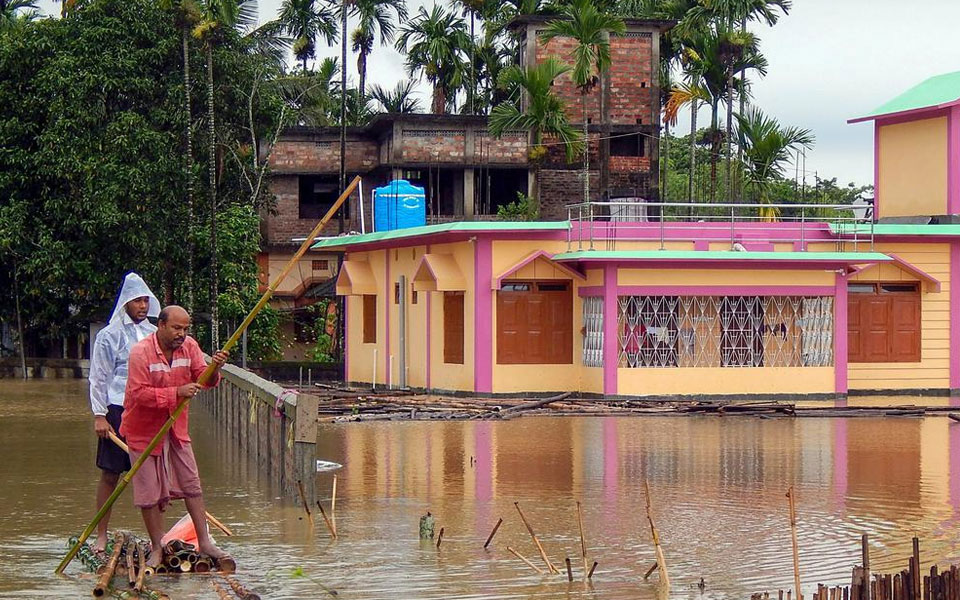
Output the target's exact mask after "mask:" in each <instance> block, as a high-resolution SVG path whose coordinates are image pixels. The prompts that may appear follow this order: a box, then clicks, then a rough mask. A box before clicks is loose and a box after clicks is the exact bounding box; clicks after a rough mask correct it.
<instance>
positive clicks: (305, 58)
mask: <svg viewBox="0 0 960 600" xmlns="http://www.w3.org/2000/svg"><path fill="white" fill-rule="evenodd" d="M301 60H302V61H303V74H304V75H306V74H307V55H306V54H304V55H303V58H302V59H301Z"/></svg>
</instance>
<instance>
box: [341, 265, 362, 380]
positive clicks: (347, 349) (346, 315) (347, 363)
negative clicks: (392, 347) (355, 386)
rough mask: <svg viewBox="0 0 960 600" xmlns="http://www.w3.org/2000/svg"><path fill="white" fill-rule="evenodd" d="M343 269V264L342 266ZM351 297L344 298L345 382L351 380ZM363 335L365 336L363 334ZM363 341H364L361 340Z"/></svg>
mask: <svg viewBox="0 0 960 600" xmlns="http://www.w3.org/2000/svg"><path fill="white" fill-rule="evenodd" d="M347 256H348V255H347V254H346V253H344V255H343V262H347ZM340 266H341V267H343V263H341V264H340ZM350 300H351V298H350V296H345V297H344V298H343V381H344V383H346V382H349V381H351V379H350ZM361 335H363V334H362V333H361ZM361 341H362V340H361Z"/></svg>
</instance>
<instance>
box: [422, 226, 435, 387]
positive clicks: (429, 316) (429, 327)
mask: <svg viewBox="0 0 960 600" xmlns="http://www.w3.org/2000/svg"><path fill="white" fill-rule="evenodd" d="M426 253H427V254H430V245H429V244H428V245H427V252H426ZM423 293H424V294H425V295H426V297H427V299H426V305H427V306H426V311H427V316H426V321H427V328H426V329H427V344H426V345H427V347H426V351H427V352H426V354H427V357H426V361H427V369H426V371H427V372H426V376H425V378H426V381H425V382H424V387H426V388H427V389H428V390H429V389H430V361H431V360H433V357H432V356H431V354H430V344H431V339H430V338H431V337H432V333H431V330H432V328H433V327H432V323H431V321H432V320H433V314H432V312H431V310H430V301H431V299H432V298H433V294H432V293H431V292H423Z"/></svg>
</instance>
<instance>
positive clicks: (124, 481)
mask: <svg viewBox="0 0 960 600" xmlns="http://www.w3.org/2000/svg"><path fill="white" fill-rule="evenodd" d="M359 182H360V177H355V178H354V180H353V181H351V182H350V185H348V186H347V189H345V190H343V193H342V194H340V197H339V198H337V201H336V202H334V203H333V206H331V207H330V210H328V211H327V214H325V215H324V216H323V218H322V219H321V220H320V222H319V223H317V226H316V227H314V228H313V231H311V232H310V235H308V236H307V238H306V239H305V240H304V241H303V244H301V245H300V249H299V250H297V252H296V254H294V255H293V257H292V258H291V259H290V262H288V263H287V264H286V266H284V267H283V270H282V271H280V274H279V275H277V278H276V279H274V280H273V283H271V284H270V287H268V288H267V289H266V291H265V292H263V296H261V297H260V300H259V301H258V302H257V304H256V305H255V306H254V307H253V309H251V311H250V312H249V313H248V314H247V316H246V318H244V319H243V321H242V322H241V323H240V326H239V327H237V330H236V331H234V332H233V335H231V336H230V339H228V340H227V342H226V343H225V344H224V345H223V348H222V350H223V351H224V352H229V351H230V350H231V349H232V348H233V347H234V346H236V345H237V342H238V341H240V337H241V336H242V335H243V332H244V331H246V330H247V327H249V326H250V323H251V322H252V321H253V319H254V318H255V317H256V316H257V313H259V312H260V311H261V310H262V309H263V307H264V306H266V305H267V302H269V301H270V297H271V296H273V293H274V292H275V291H276V290H277V288H278V287H279V286H280V284H281V283H282V282H283V280H284V279H286V278H287V275H288V274H289V273H290V271H292V270H293V267H294V266H296V264H297V263H298V262H299V261H300V259H301V258H303V255H304V254H306V253H307V250H309V249H310V246H311V245H313V244H314V239H315V238H316V237H317V236H318V235H319V234H320V231H321V230H322V229H323V228H324V226H325V225H326V224H327V223H328V222H329V221H330V219H331V218H333V215H335V214H336V213H337V211H338V210H340V207H341V206H342V205H343V203H344V202H345V201H346V199H347V198H348V197H349V196H350V194H352V193H353V190H354V189H355V188H356V187H357V184H358V183H359ZM216 370H217V366H216V364H215V363H210V364H209V365H207V368H206V369H205V370H204V371H203V373H201V374H200V377H199V378H198V379H197V383H199V384H200V385H201V386H203V385H206V383H207V382H208V381H210V378H211V377H213V374H214V372H215V371H216ZM189 405H190V399H189V398H183V399H181V400H180V402H179V404H178V405H177V408H176V409H174V411H173V412H172V413H170V417H169V418H168V419H167V421H166V423H164V424H163V426H162V427H160V431H158V432H157V434H156V435H155V436H153V439H152V440H150V443H149V444H147V447H146V448H144V450H143V453H142V454H140V458H138V459H137V462H135V463H133V466H131V467H130V470H129V471H127V473H126V474H125V475H124V476H123V477H121V478H120V481H119V482H118V483H117V487H116V488H114V490H113V493H112V494H110V497H109V498H107V501H106V502H104V503H103V506H101V507H100V511H99V512H97V514H96V516H94V517H93V520H92V521H90V524H89V525H87V528H86V529H84V530H83V533H81V534H80V536H79V537H78V538H77V543H76V544H74V545H73V547H72V548H70V551H69V552H67V555H66V556H64V557H63V560H61V561H60V564H59V565H57V568H56V569H55V570H54V573H57V574H59V573H63V570H64V569H66V568H67V565H69V564H70V561H72V560H73V557H75V556H76V555H77V552H78V551H79V550H80V546H81V545H83V543H84V542H86V541H87V538H88V537H90V534H91V533H93V530H94V529H96V527H97V524H98V523H100V521H102V520H103V517H104V515H106V514H107V512H109V511H110V509H111V508H112V507H113V503H114V502H116V501H117V498H119V497H120V494H122V493H123V491H124V490H125V489H127V486H128V485H130V481H131V480H132V479H133V476H134V475H136V474H137V471H139V470H140V467H142V466H143V463H144V462H145V461H146V460H147V457H149V456H150V453H151V452H153V449H154V448H156V447H157V445H159V444H160V441H161V440H163V438H164V436H166V435H167V432H168V431H170V428H171V427H173V424H174V423H176V421H177V418H179V417H180V415H181V413H183V411H184V410H186V409H187V407H188V406H189Z"/></svg>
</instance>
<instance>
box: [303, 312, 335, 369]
mask: <svg viewBox="0 0 960 600" xmlns="http://www.w3.org/2000/svg"><path fill="white" fill-rule="evenodd" d="M335 303H336V300H334V299H333V298H324V299H322V300H320V301H319V302H317V303H316V304H314V305H313V306H311V307H310V313H311V316H312V317H313V338H314V340H316V341H315V343H314V346H313V348H311V349H310V350H309V351H308V356H309V357H310V360H312V361H314V362H318V363H332V362H336V361H337V357H336V348H335V347H334V338H333V336H331V335H330V334H329V333H327V329H330V328H333V329H334V330H335V328H336V318H337V317H336V313H334V314H329V315H328V313H327V311H328V309H329V305H330V304H335Z"/></svg>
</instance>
